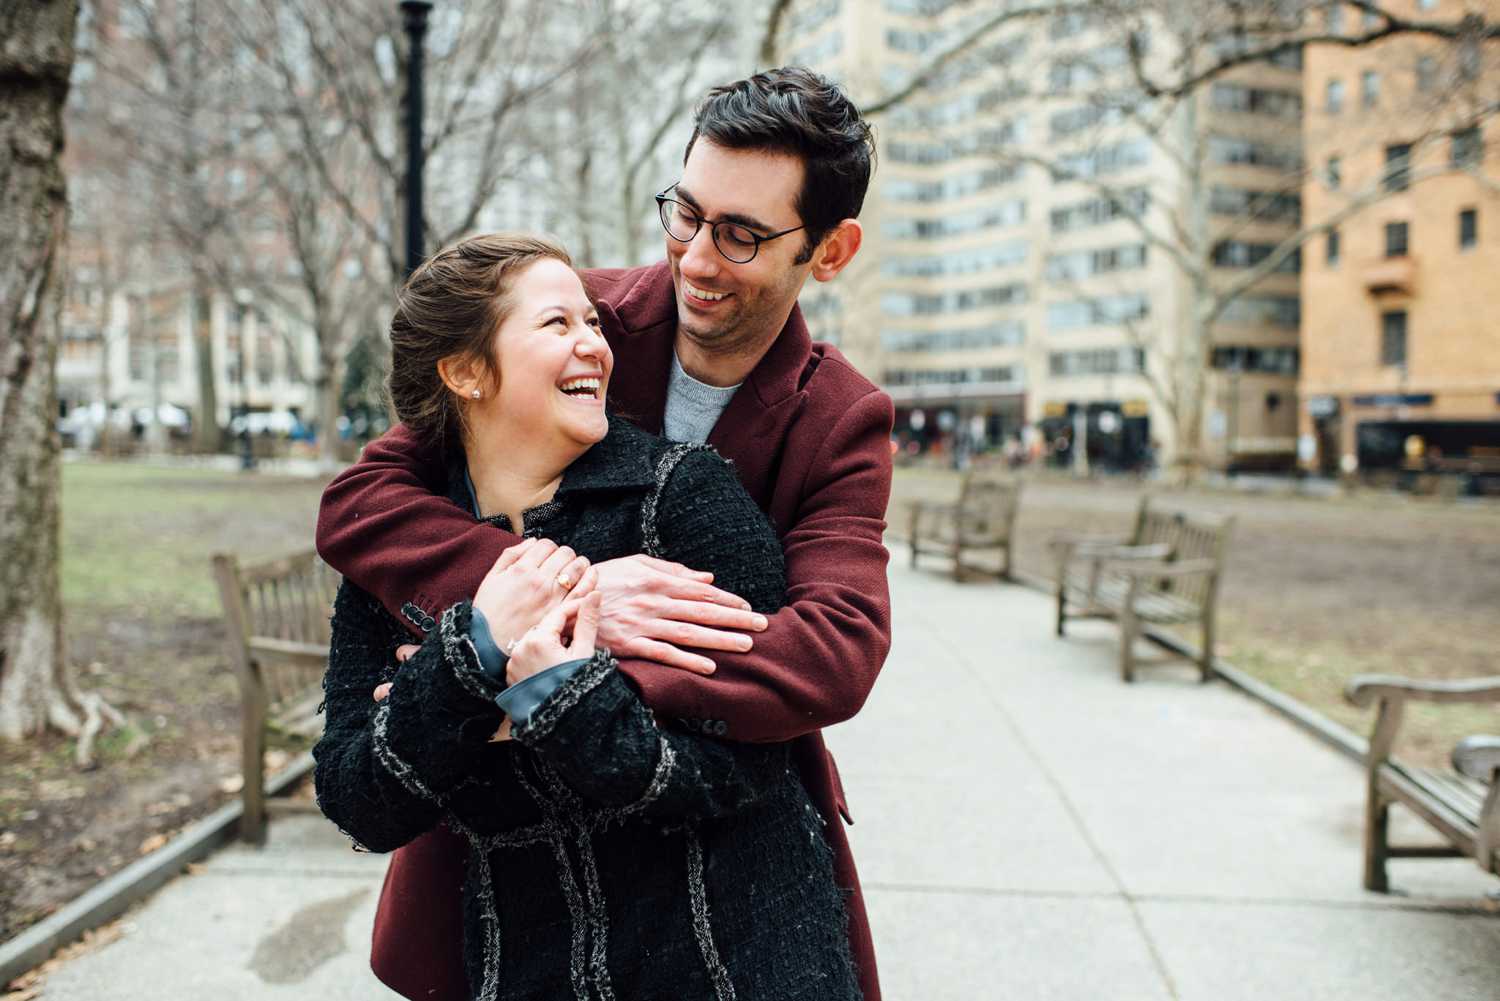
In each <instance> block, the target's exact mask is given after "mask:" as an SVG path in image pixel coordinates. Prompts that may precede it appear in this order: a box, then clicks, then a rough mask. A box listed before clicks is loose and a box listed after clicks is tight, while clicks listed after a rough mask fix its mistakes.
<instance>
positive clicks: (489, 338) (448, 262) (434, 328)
mask: <svg viewBox="0 0 1500 1001" xmlns="http://www.w3.org/2000/svg"><path fill="white" fill-rule="evenodd" d="M542 260H556V261H561V262H562V263H564V264H566V265H567V266H568V267H572V266H573V260H572V258H570V257H569V256H568V252H567V251H566V250H564V249H563V248H562V247H561V246H559V245H558V244H556V243H553V242H552V241H551V240H548V239H546V238H544V237H540V236H531V235H528V234H522V233H490V234H487V235H484V236H473V237H470V238H469V239H467V240H461V241H459V242H458V243H456V244H454V245H453V246H451V247H448V248H447V249H445V250H441V251H439V252H438V253H436V254H434V255H432V256H431V257H429V258H428V259H427V260H425V261H423V262H422V264H421V265H420V266H419V267H418V268H417V269H416V270H415V271H413V272H412V273H411V277H410V278H408V279H406V282H405V284H403V285H402V286H401V291H399V292H397V293H396V313H395V315H394V316H392V317H391V374H390V376H389V377H388V378H387V379H386V392H387V394H388V396H389V397H390V404H391V409H392V410H394V411H395V413H396V417H397V419H398V420H400V421H401V422H402V423H403V424H405V425H406V426H407V427H409V428H411V429H412V430H413V431H416V432H417V433H418V434H420V435H422V437H424V438H426V439H427V440H428V441H431V442H433V443H435V444H440V445H442V446H443V447H445V448H447V447H451V446H452V445H454V444H455V443H456V442H458V441H459V439H460V435H461V432H462V428H463V422H464V409H463V408H464V407H465V406H467V405H468V401H467V400H460V399H458V397H456V396H455V395H454V394H453V391H452V390H450V389H449V388H448V387H447V385H445V384H444V382H443V379H442V376H440V375H439V374H438V362H440V361H442V360H443V359H445V358H455V359H462V360H469V361H474V362H478V363H479V364H480V365H481V366H482V367H483V369H484V371H485V372H487V373H488V374H489V376H490V378H491V381H492V382H493V383H495V384H498V383H499V381H500V372H499V369H498V366H497V364H496V359H495V357H494V352H493V344H494V337H495V331H497V330H499V329H500V324H502V323H504V322H505V318H506V317H507V316H508V315H510V312H511V310H512V309H514V308H515V302H514V298H515V297H514V295H513V294H512V293H513V290H514V288H515V280H516V277H517V276H518V275H520V273H521V272H522V271H524V270H525V269H526V268H528V267H530V266H531V265H533V264H535V263H536V262H537V261H542Z"/></svg>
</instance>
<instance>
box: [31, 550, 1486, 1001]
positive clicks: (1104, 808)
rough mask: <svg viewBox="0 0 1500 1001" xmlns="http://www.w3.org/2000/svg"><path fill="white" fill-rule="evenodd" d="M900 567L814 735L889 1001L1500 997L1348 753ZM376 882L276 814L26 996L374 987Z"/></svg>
mask: <svg viewBox="0 0 1500 1001" xmlns="http://www.w3.org/2000/svg"><path fill="white" fill-rule="evenodd" d="M903 559H904V555H903V554H902V553H900V552H898V553H897V554H896V561H895V563H896V565H894V566H893V568H892V583H893V586H894V589H895V594H896V601H897V616H896V644H895V649H894V651H893V653H892V656H891V660H890V662H889V664H888V666H887V667H886V670H885V674H884V676H883V678H882V680H881V683H880V685H879V686H877V689H876V691H875V694H874V696H873V697H872V698H871V700H870V703H869V705H868V706H867V707H866V708H865V710H864V712H862V713H861V714H860V716H859V718H858V719H857V720H855V721H853V722H851V723H849V724H846V725H844V726H842V727H838V728H836V729H835V730H834V731H833V732H831V733H830V734H829V741H830V743H831V744H832V746H833V748H834V750H835V752H836V753H837V755H838V757H839V761H840V764H841V767H842V770H843V775H844V780H845V785H846V787H847V788H848V792H849V797H850V800H851V802H852V803H853V810H854V814H855V819H856V821H857V823H856V825H855V826H854V827H853V828H852V829H851V831H850V835H851V837H852V839H853V842H854V847H855V852H856V856H857V857H858V859H859V861H860V866H861V872H862V875H863V878H864V881H865V887H866V896H867V899H868V902H869V906H870V912H871V919H872V923H873V925H874V930H875V939H876V944H877V947H878V950H879V953H880V960H881V972H882V979H883V981H884V984H885V993H886V996H887V998H889V999H890V1001H947V999H960V998H961V999H964V1001H970V999H976V998H979V999H990V998H994V999H1018V1001H1052V999H1058V1001H1101V999H1102V1001H1136V999H1142V1001H1145V999H1152V1001H1155V999H1183V1001H1239V999H1246V1001H1251V999H1253V1001H1266V999H1277V1001H1282V999H1298V1001H1301V999H1308V1001H1316V999H1330V1001H1333V999H1339V1001H1344V999H1350V998H1358V999H1360V1001H1382V999H1392V1001H1395V999H1401V1001H1408V999H1414V998H1420V999H1422V1001H1493V999H1496V998H1500V916H1497V915H1496V914H1495V913H1494V912H1493V910H1492V909H1491V908H1488V907H1486V906H1485V904H1484V901H1483V899H1482V898H1483V895H1484V894H1486V893H1488V892H1492V891H1494V890H1496V889H1500V883H1497V881H1496V880H1494V879H1493V878H1492V877H1487V876H1485V875H1484V874H1482V873H1480V872H1479V871H1478V870H1477V869H1476V868H1475V867H1474V866H1473V865H1472V864H1470V863H1467V862H1463V861H1441V862H1397V863H1395V864H1394V865H1393V869H1392V873H1393V882H1394V884H1395V885H1396V886H1397V887H1398V888H1399V889H1400V890H1402V891H1404V893H1405V894H1406V895H1401V896H1391V897H1382V896H1377V895H1372V894H1366V893H1364V892H1363V891H1362V890H1360V889H1359V865H1360V863H1359V838H1360V823H1361V814H1362V805H1361V773H1360V771H1359V770H1358V769H1357V768H1356V767H1355V766H1354V765H1353V764H1352V763H1350V762H1348V761H1346V760H1345V759H1343V758H1341V757H1338V756H1337V755H1335V754H1334V753H1333V752H1331V751H1329V750H1327V749H1326V748H1324V747H1322V746H1321V745H1319V744H1316V743H1315V742H1313V741H1312V740H1311V739H1310V738H1307V737H1305V736H1303V735H1302V734H1301V732H1300V731H1297V730H1295V729H1293V728H1292V727H1291V725H1290V724H1288V723H1286V722H1284V721H1283V720H1281V719H1280V718H1278V717H1276V716H1274V715H1272V714H1271V713H1270V712H1268V711H1266V710H1264V709H1263V708H1261V707H1260V706H1259V705H1257V704H1255V703H1253V702H1251V701H1250V700H1249V699H1247V698H1245V697H1244V696H1241V695H1239V694H1237V693H1236V692H1233V691H1231V690H1229V689H1228V688H1226V687H1225V686H1223V685H1209V686H1203V685H1200V684H1198V683H1197V682H1196V681H1194V680H1193V679H1194V677H1195V674H1194V672H1192V671H1190V670H1187V669H1184V668H1182V667H1163V668H1158V669H1149V670H1147V671H1145V672H1143V675H1142V678H1141V680H1140V681H1139V682H1138V683H1137V684H1135V685H1133V686H1126V685H1124V684H1122V683H1121V682H1120V681H1119V680H1117V679H1118V675H1117V674H1116V673H1115V667H1114V664H1115V655H1116V643H1117V640H1116V633H1115V632H1114V630H1113V628H1112V627H1110V626H1108V625H1105V624H1098V623H1083V624H1080V625H1078V626H1077V627H1076V628H1071V627H1070V635H1069V638H1068V639H1066V640H1057V639H1055V638H1053V636H1052V634H1051V627H1050V621H1051V620H1050V607H1049V604H1048V602H1047V600H1046V599H1045V598H1044V597H1042V596H1041V595H1038V594H1036V593H1034V592H1031V591H1028V590H1025V589H1022V588H1019V587H1004V586H1000V585H985V584H970V585H966V586H964V587H957V586H955V585H953V584H951V583H950V582H948V581H946V580H944V579H942V578H940V577H938V576H937V575H935V574H928V573H915V574H914V573H911V572H909V571H907V570H905V569H904V567H902V566H901V563H902V561H903ZM1414 834H1415V835H1416V836H1420V835H1421V831H1420V829H1418V830H1416V831H1415V832H1414ZM382 872H383V862H382V860H381V859H379V858H378V857H372V856H368V855H357V854H355V853H353V852H350V851H349V850H348V849H347V847H346V846H345V843H344V842H343V840H342V839H341V838H339V837H338V835H337V834H336V833H335V832H334V831H333V830H332V829H331V828H330V827H328V826H327V825H325V824H323V823H322V822H321V821H318V820H315V819H298V820H282V821H278V822H277V823H276V825H275V826H274V828H273V830H272V833H271V844H270V846H269V847H268V848H267V849H265V850H264V851H262V852H258V853H257V852H253V851H248V850H244V849H234V850H229V851H225V852H223V853H221V854H219V855H217V856H216V857H215V858H213V859H212V860H211V861H210V862H209V863H208V864H206V865H205V866H204V867H203V869H202V870H201V871H200V872H199V873H198V874H196V875H193V876H188V877H184V878H182V879H179V880H177V881H176V882H174V883H173V884H171V885H170V886H168V887H167V888H166V889H164V890H163V891H162V892H161V893H159V894H158V895H157V896H156V897H155V898H153V899H152V900H151V901H149V902H148V903H147V904H146V905H145V906H144V907H143V908H141V909H140V910H138V911H137V912H135V913H134V914H133V915H131V916H130V917H128V918H127V919H126V921H127V925H126V927H127V931H126V934H125V935H123V936H122V937H121V938H120V940H119V941H117V942H115V943H113V944H111V945H108V946H106V947H103V948H101V949H98V950H96V951H94V952H92V953H90V954H87V955H84V956H81V957H79V958H77V959H75V960H72V961H70V962H68V963H67V964H65V965H63V966H62V967H61V968H60V969H59V970H58V971H57V972H55V973H54V974H52V976H51V977H50V978H49V981H48V984H47V987H46V993H45V994H44V995H43V996H44V997H46V998H57V999H68V1001H94V999H100V1001H102V999H105V998H108V999H110V1001H135V999H141V1001H146V999H150V1001H198V999H201V998H213V999H215V1001H237V999H241V998H243V999H246V1001H249V999H255V1001H261V999H265V1001H274V999H279V998H288V999H290V998H297V999H308V1001H312V999H318V1001H323V999H341V998H349V999H354V998H359V999H382V998H390V997H395V995H393V994H391V993H390V992H388V991H385V990H384V989H383V988H381V987H380V986H379V985H378V984H377V983H376V982H375V981H374V980H373V978H372V977H371V976H370V974H369V972H368V969H367V966H366V962H365V960H366V953H367V949H368V940H369V939H368V936H369V927H370V920H371V915H372V913H373V910H374V903H375V897H376V894H377V892H378V890H379V884H380V877H381V874H382ZM684 1001H695V999H684ZM746 1001H753V999H746Z"/></svg>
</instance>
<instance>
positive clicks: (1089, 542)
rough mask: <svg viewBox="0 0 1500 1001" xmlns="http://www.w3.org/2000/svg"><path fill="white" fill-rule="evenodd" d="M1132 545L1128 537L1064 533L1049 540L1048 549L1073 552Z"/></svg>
mask: <svg viewBox="0 0 1500 1001" xmlns="http://www.w3.org/2000/svg"><path fill="white" fill-rule="evenodd" d="M1129 544H1130V537H1129V536H1128V535H1084V534H1082V533H1076V532H1062V533H1060V534H1058V535H1054V536H1053V537H1052V538H1050V539H1048V540H1047V548H1048V549H1051V550H1052V551H1053V552H1063V551H1071V550H1074V549H1082V548H1090V549H1093V548H1099V547H1108V546H1126V545H1129Z"/></svg>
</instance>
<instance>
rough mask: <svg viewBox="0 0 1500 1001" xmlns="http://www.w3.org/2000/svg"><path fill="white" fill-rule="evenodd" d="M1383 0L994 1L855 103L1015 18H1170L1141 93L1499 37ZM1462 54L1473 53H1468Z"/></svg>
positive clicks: (1483, 25)
mask: <svg viewBox="0 0 1500 1001" xmlns="http://www.w3.org/2000/svg"><path fill="white" fill-rule="evenodd" d="M981 4H982V0H951V2H950V3H948V4H945V5H943V4H940V5H935V6H939V7H941V8H942V9H943V10H948V9H952V8H960V9H961V8H969V9H973V10H975V11H976V12H979V13H982V12H984V11H986V10H989V9H990V8H987V7H985V6H981ZM791 6H792V4H791V3H790V2H789V0H771V3H770V6H769V7H768V9H767V17H766V20H765V26H764V29H763V35H762V41H761V46H760V53H761V61H762V62H763V63H766V64H770V63H772V62H774V61H775V57H776V55H777V53H778V52H779V49H780V34H781V32H782V31H783V30H784V25H785V23H786V21H787V14H788V11H789V9H790V7H791ZM1333 6H1342V7H1345V8H1349V9H1350V10H1352V11H1354V12H1356V13H1359V14H1360V15H1361V17H1360V20H1359V22H1358V24H1357V25H1356V26H1352V27H1351V30H1347V31H1345V30H1330V28H1329V24H1330V22H1329V19H1328V18H1327V16H1326V13H1327V11H1328V10H1329V8H1330V7H1333ZM1403 8H1404V5H1402V6H1398V5H1397V4H1395V3H1392V2H1390V0H1339V2H1338V3H1332V2H1330V0H1233V2H1224V0H1057V2H1055V3H1047V2H1029V3H1028V2H1020V3H1010V4H1005V5H1002V6H1001V9H999V10H993V11H992V12H991V13H989V14H988V16H984V17H977V18H976V19H975V21H974V23H973V24H972V25H971V26H970V27H969V28H968V29H967V30H965V31H963V32H961V33H958V34H957V35H955V36H954V37H953V38H951V39H949V40H948V42H947V44H945V45H943V46H940V47H938V48H937V50H936V51H935V52H934V53H933V54H932V55H931V56H930V57H929V58H928V59H927V60H926V61H925V62H923V63H922V65H921V66H919V67H918V68H917V69H916V70H915V71H914V72H913V73H912V74H911V75H910V76H909V77H908V78H907V79H906V81H905V82H903V83H902V84H901V85H900V86H898V87H896V88H894V89H892V90H891V91H890V92H889V93H886V94H883V95H881V96H879V97H876V98H874V99H872V100H869V101H866V102H865V104H864V106H863V108H862V109H861V110H862V111H863V112H864V113H865V114H866V115H877V114H880V113H881V112H884V111H889V110H891V109H892V108H895V107H897V106H899V105H901V104H903V103H905V102H906V101H908V100H910V99H911V98H912V97H914V96H917V95H919V94H921V93H922V92H923V90H924V89H925V88H926V87H927V86H928V85H929V84H930V83H931V82H932V81H933V79H934V78H936V77H937V76H938V75H940V74H941V73H942V72H943V71H944V70H945V69H946V68H947V67H948V66H949V65H950V64H952V63H953V62H954V61H955V60H958V59H961V58H963V57H965V56H967V55H970V54H972V53H973V52H974V51H975V49H976V48H978V47H980V46H982V45H983V44H984V43H985V42H987V41H989V40H990V39H993V38H995V37H997V36H998V35H1000V34H1002V33H1003V32H1004V31H1006V30H1007V29H1009V28H1011V27H1014V26H1016V25H1018V24H1025V23H1036V22H1040V21H1046V20H1051V19H1053V18H1062V17H1071V16H1078V17H1084V18H1098V19H1101V20H1104V21H1107V22H1108V23H1109V24H1111V25H1112V30H1113V32H1114V33H1115V34H1117V35H1118V36H1119V37H1121V38H1123V39H1127V40H1128V39H1131V38H1134V39H1136V40H1137V41H1139V40H1140V39H1143V38H1146V37H1148V35H1149V31H1150V27H1151V25H1153V24H1161V23H1171V24H1174V25H1178V26H1181V27H1183V28H1185V29H1187V30H1188V32H1189V37H1186V38H1184V47H1183V57H1182V58H1181V59H1179V60H1174V61H1169V62H1166V63H1161V64H1153V63H1152V61H1151V60H1150V59H1149V58H1148V57H1147V54H1146V52H1145V50H1144V49H1143V48H1140V47H1139V46H1138V45H1132V46H1130V48H1129V53H1130V64H1131V68H1132V71H1133V72H1134V74H1135V76H1136V81H1137V84H1138V85H1139V86H1140V88H1141V91H1142V93H1143V94H1144V95H1145V96H1146V97H1150V98H1159V97H1174V98H1179V99H1180V98H1183V97H1185V96H1187V95H1188V94H1191V93H1194V92H1196V91H1199V90H1201V89H1202V88H1203V87H1205V86H1206V85H1207V84H1209V83H1212V82H1213V81H1214V80H1216V79H1218V78H1219V77H1221V76H1223V75H1224V74H1225V73H1228V72H1230V71H1231V70H1233V69H1235V68H1236V67H1239V66H1245V65H1251V64H1255V63H1262V62H1267V61H1271V60H1275V59H1278V58H1282V57H1285V56H1288V55H1294V54H1296V53H1297V52H1300V51H1301V50H1302V49H1303V48H1304V47H1305V46H1306V45H1308V44H1313V43H1318V44H1326V45H1338V46H1342V47H1345V48H1363V47H1366V46H1369V45H1373V44H1374V43H1376V42H1380V41H1384V40H1386V39H1390V38H1396V37H1400V36H1418V37H1426V38H1433V39H1440V40H1442V41H1445V42H1448V43H1450V44H1452V45H1453V46H1455V47H1456V48H1458V49H1460V50H1469V51H1470V52H1471V53H1477V51H1478V50H1479V49H1480V48H1482V47H1484V46H1486V45H1488V44H1490V43H1493V42H1495V41H1497V40H1500V22H1497V21H1496V20H1495V19H1493V18H1486V17H1485V15H1484V14H1482V13H1480V12H1479V11H1473V10H1471V11H1468V12H1466V13H1465V14H1464V15H1462V16H1461V17H1456V18H1455V17H1452V16H1451V15H1450V16H1446V17H1422V16H1411V15H1409V14H1407V13H1406V12H1405V10H1404V9H1403ZM1468 58H1474V56H1473V55H1472V54H1471V55H1470V56H1469V57H1468Z"/></svg>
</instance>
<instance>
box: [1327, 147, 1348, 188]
mask: <svg viewBox="0 0 1500 1001" xmlns="http://www.w3.org/2000/svg"><path fill="white" fill-rule="evenodd" d="M1324 177H1325V179H1326V180H1327V182H1328V188H1329V190H1330V191H1337V190H1338V189H1339V185H1341V184H1343V183H1344V162H1343V161H1342V160H1340V159H1339V158H1338V157H1336V156H1330V157H1329V158H1328V169H1327V171H1325V174H1324Z"/></svg>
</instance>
